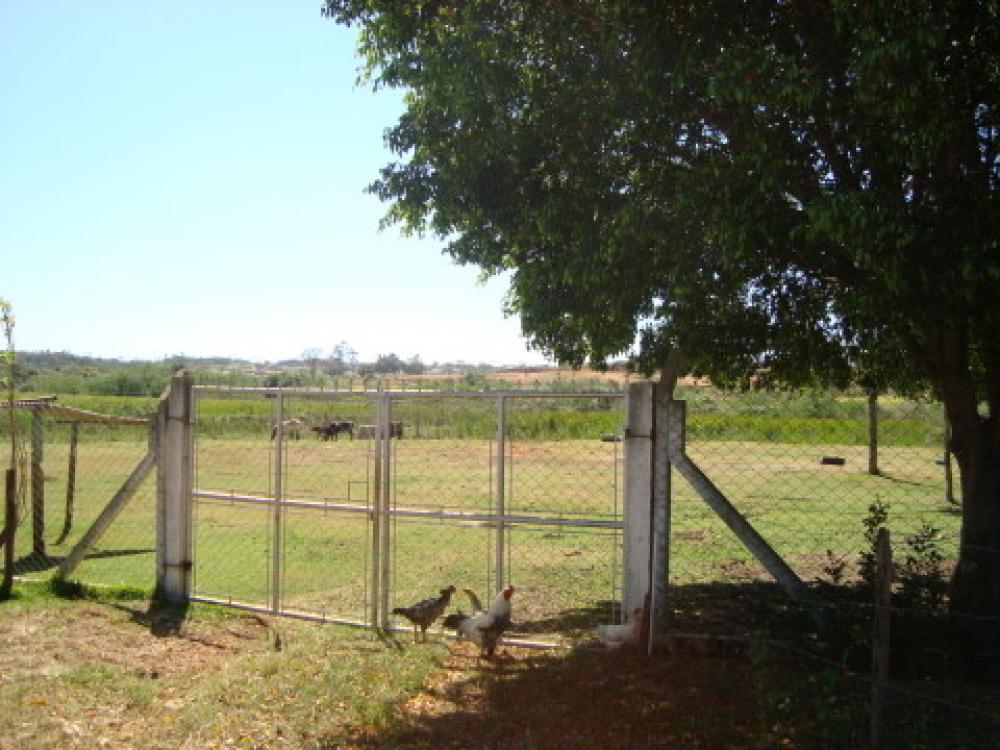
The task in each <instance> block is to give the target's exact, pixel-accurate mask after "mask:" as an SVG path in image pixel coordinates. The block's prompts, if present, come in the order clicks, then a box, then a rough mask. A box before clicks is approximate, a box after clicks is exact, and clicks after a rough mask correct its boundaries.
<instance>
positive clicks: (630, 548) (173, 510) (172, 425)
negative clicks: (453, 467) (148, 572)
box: [156, 370, 669, 645]
mask: <svg viewBox="0 0 1000 750" xmlns="http://www.w3.org/2000/svg"><path fill="white" fill-rule="evenodd" d="M654 387H655V384H654V383H652V382H650V381H642V382H639V383H631V384H629V388H628V390H627V391H626V393H625V394H616V393H613V392H598V391H594V392H589V391H587V392H582V391H581V392H567V393H553V392H549V391H516V390H514V391H499V390H498V391H490V392H483V393H479V392H471V393H450V392H444V393H442V392H429V391H418V392H412V391H405V392H402V391H389V390H382V389H381V388H379V390H378V391H376V392H372V391H329V392H324V391H317V390H315V389H294V388H292V389H280V388H279V389H274V388H260V387H249V388H239V387H237V388H219V389H216V388H214V387H211V386H208V387H206V390H211V391H214V390H219V391H220V392H227V393H240V392H242V393H271V394H275V395H276V401H277V407H276V408H277V415H278V416H277V430H276V435H275V443H276V445H275V450H276V452H277V454H278V457H277V458H276V462H277V463H276V466H277V469H276V471H277V473H278V477H277V479H276V482H275V485H274V493H273V494H274V497H273V498H270V499H269V500H270V502H271V503H273V504H274V507H275V513H274V516H273V524H274V532H275V533H274V537H275V540H276V541H275V543H274V545H273V550H272V571H271V575H272V581H271V586H272V591H271V597H270V602H269V606H267V607H263V606H254V605H242V604H240V605H233V606H238V607H241V608H244V609H252V610H256V611H270V612H272V613H274V614H281V615H289V616H294V617H302V618H304V619H323V620H329V619H331V618H325V617H319V616H317V617H316V618H313V617H311V616H309V615H308V614H305V613H293V612H286V611H283V609H282V607H281V580H280V579H281V569H280V566H279V565H278V563H279V562H280V553H281V551H280V547H279V545H280V541H278V540H279V538H280V533H279V532H280V528H281V525H280V524H281V515H282V509H283V508H284V507H285V506H287V505H300V504H307V503H299V502H297V501H292V502H289V501H285V500H284V499H283V497H282V487H281V478H280V474H281V461H282V458H281V453H282V451H281V447H282V443H283V437H284V435H283V425H282V421H283V419H282V418H283V405H284V398H285V397H288V396H296V395H301V396H305V397H314V398H315V397H316V396H321V395H323V394H324V393H329V394H331V395H334V394H344V395H350V394H354V395H362V394H367V395H370V396H374V398H375V399H376V403H377V409H378V412H377V425H376V430H375V438H374V445H373V454H374V455H373V468H372V482H373V487H372V493H371V509H370V513H371V519H372V529H371V539H372V549H371V564H372V576H371V590H370V592H369V594H370V602H369V604H370V613H369V615H370V616H369V618H368V622H367V623H364V624H366V625H368V626H369V627H372V628H375V629H388V628H389V627H390V623H389V612H390V607H389V596H390V590H391V586H390V583H391V581H390V578H391V566H390V564H389V556H390V555H391V524H390V521H391V519H392V518H394V517H403V516H418V517H420V516H428V517H430V516H433V517H441V518H445V517H448V518H451V517H454V518H455V519H462V520H473V519H474V520H483V521H487V522H490V523H492V524H493V525H494V527H495V529H496V530H497V539H496V551H495V555H496V560H495V562H494V577H495V583H496V586H497V588H502V587H503V585H504V584H505V581H504V576H505V575H506V569H505V560H504V551H505V550H504V545H505V543H506V535H505V533H504V531H505V527H506V525H507V524H510V523H543V524H544V523H546V521H547V520H548V521H550V522H551V519H545V518H534V517H529V516H523V517H522V516H511V515H509V514H507V512H506V504H505V500H506V493H507V489H508V488H507V484H506V466H505V452H506V445H507V443H508V442H509V441H508V437H507V435H506V427H507V413H506V412H507V407H508V404H507V401H508V400H509V399H510V398H529V399H530V398H553V397H559V396H563V397H567V398H587V397H595V398H607V397H614V398H623V399H624V401H625V414H626V422H625V436H624V443H625V451H624V464H625V466H624V472H623V473H624V476H623V477H622V480H623V488H622V494H623V517H622V520H620V521H598V520H592V521H591V522H590V523H587V524H585V525H588V526H600V527H602V528H604V527H610V528H617V529H621V531H622V534H623V547H624V550H625V552H624V558H625V559H624V564H623V570H622V574H623V581H622V599H623V601H622V604H623V605H624V607H625V609H624V610H623V611H624V612H631V611H632V610H633V609H634V608H636V607H639V608H642V607H644V605H645V603H646V599H647V597H648V596H649V591H650V581H651V580H657V581H659V580H661V579H663V576H654V575H653V574H652V573H653V570H652V568H651V565H652V561H653V557H654V554H653V549H652V543H651V540H652V538H653V531H654V530H653V526H652V519H653V513H652V508H653V497H654V494H653V490H654V485H653V481H652V472H653V464H654V462H653V443H654V434H653V408H652V407H653V393H654ZM194 389H195V387H194V383H193V380H192V378H191V376H190V374H189V373H187V372H186V371H184V370H181V371H179V372H178V373H177V374H175V375H174V376H173V377H172V378H171V382H170V386H169V388H168V390H167V391H166V392H165V393H164V395H163V396H162V397H161V400H160V404H159V409H158V412H157V416H158V427H159V429H158V430H157V433H158V436H159V450H158V451H157V455H158V462H157V464H158V465H157V534H156V539H157V544H156V549H157V555H156V581H157V591H158V594H159V595H160V596H161V597H163V598H164V599H166V600H168V601H171V602H186V601H188V600H190V599H191V598H192V594H191V590H192V568H193V533H192V528H193V510H194V498H195V496H196V494H197V495H198V496H199V497H200V496H202V494H204V495H205V496H211V493H208V492H206V493H200V492H197V493H196V491H195V488H194V471H193V467H194V422H195V414H194V401H195V393H194ZM402 393H405V395H406V397H408V398H410V397H415V398H418V399H419V398H441V397H442V396H444V397H449V398H451V397H465V398H490V399H496V401H497V442H498V450H497V462H498V463H497V472H498V474H497V485H496V492H497V497H496V500H497V502H496V503H495V505H494V507H493V509H492V510H491V511H490V512H489V513H468V512H442V511H431V510H427V511H424V510H422V509H396V508H394V507H393V506H392V497H391V494H392V492H391V488H392V473H391V472H392V454H391V439H390V436H391V432H390V423H391V421H392V400H393V398H394V397H397V396H399V395H401V394H402ZM668 496H669V495H668ZM242 499H244V500H248V501H258V502H262V501H264V500H265V499H264V498H250V497H246V498H242ZM661 517H662V514H661ZM663 540H664V542H663V548H664V549H665V546H666V541H665V537H663ZM198 598H199V599H201V598H202V597H198ZM205 600H206V601H215V600H214V599H211V598H206V599H205ZM220 603H226V602H220ZM230 604H232V603H230ZM650 615H652V612H650ZM333 621H336V622H346V621H344V620H339V619H336V618H334V619H333ZM350 624H361V623H356V622H352V623H350ZM525 645H538V644H534V643H533V642H525Z"/></svg>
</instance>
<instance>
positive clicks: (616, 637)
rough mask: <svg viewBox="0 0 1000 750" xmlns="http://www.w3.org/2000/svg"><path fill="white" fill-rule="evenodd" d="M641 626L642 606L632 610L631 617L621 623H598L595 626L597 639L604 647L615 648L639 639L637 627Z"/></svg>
mask: <svg viewBox="0 0 1000 750" xmlns="http://www.w3.org/2000/svg"><path fill="white" fill-rule="evenodd" d="M641 627H642V608H641V607H636V608H635V609H633V610H632V618H631V619H630V620H629V621H628V622H623V623H622V624H621V625H604V624H602V625H598V626H597V628H596V631H597V638H598V640H599V641H600V642H601V643H603V644H604V646H605V648H609V649H617V648H620V647H621V646H622V645H623V644H625V643H636V642H638V640H639V629H640V628H641Z"/></svg>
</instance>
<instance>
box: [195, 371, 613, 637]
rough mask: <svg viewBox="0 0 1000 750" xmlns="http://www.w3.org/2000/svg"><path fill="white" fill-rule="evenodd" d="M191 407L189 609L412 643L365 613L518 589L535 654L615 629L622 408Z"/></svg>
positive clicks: (255, 396)
mask: <svg viewBox="0 0 1000 750" xmlns="http://www.w3.org/2000/svg"><path fill="white" fill-rule="evenodd" d="M196 392H197V394H198V398H197V414H196V417H195V425H196V426H195V430H196V452H195V456H196V469H195V486H196V490H195V497H196V510H195V513H196V517H195V527H194V549H195V555H194V559H195V565H194V579H193V580H194V593H195V595H196V597H199V598H204V599H208V600H212V601H224V602H232V603H236V604H240V605H242V606H251V607H267V608H270V609H272V610H276V611H286V612H290V613H296V614H300V615H303V616H314V617H319V618H322V619H328V620H337V621H345V622H361V623H370V624H381V625H383V626H386V625H388V626H391V627H399V628H407V627H408V623H407V622H406V620H405V619H404V618H403V617H400V616H393V617H392V618H390V619H389V620H388V621H387V620H385V619H380V620H379V621H378V622H373V613H374V612H376V611H379V612H382V613H388V612H390V611H391V610H392V609H394V608H397V607H406V606H407V605H410V604H413V603H415V602H417V601H420V600H421V599H424V598H426V597H428V596H432V595H436V594H437V593H438V592H439V591H440V590H441V589H442V588H445V587H447V586H450V585H454V586H456V587H457V588H458V589H459V590H460V589H463V588H468V589H470V590H471V591H473V592H474V593H475V594H476V596H477V597H478V598H479V599H480V600H481V601H482V602H485V603H488V602H489V600H490V599H491V598H492V596H493V595H494V593H495V592H496V591H497V590H498V589H499V588H500V587H502V586H503V585H504V584H506V583H509V582H512V583H514V584H515V586H516V588H517V597H516V608H517V609H516V611H517V613H518V614H517V617H516V626H517V634H519V635H521V636H524V637H526V638H529V639H538V638H543V639H550V640H551V639H552V638H553V637H556V636H566V635H568V634H571V633H573V632H576V633H580V632H582V631H583V630H584V629H590V628H592V627H593V626H594V625H595V624H596V623H597V622H602V621H608V620H609V619H614V618H616V617H618V607H619V602H620V599H621V579H622V563H621V526H622V513H623V502H624V501H623V486H624V485H623V482H622V479H621V475H622V460H623V457H622V450H621V443H620V440H619V438H620V435H621V433H622V431H623V428H624V425H623V419H624V408H623V406H624V396H623V394H621V393H607V394H604V393H597V394H594V393H589V394H588V393H574V394H558V393H549V392H546V393H530V394H529V393H525V392H518V393H509V392H500V393H484V392H479V393H463V392H455V393H434V392H431V393H428V392H423V391H412V390H401V391H394V392H375V393H359V392H339V393H337V392H328V391H327V392H289V393H282V394H280V395H279V394H277V393H275V392H267V391H264V390H262V389H261V390H254V389H249V390H243V391H233V390H227V389H218V388H201V389H198V390H197V391H196ZM382 423H384V424H385V425H386V426H388V428H389V429H388V435H389V437H388V438H386V439H382V437H381V433H380V432H379V430H378V427H379V425H380V424H382ZM278 425H280V430H279V429H278ZM471 603H472V602H471V599H470V598H467V597H466V595H465V594H463V593H458V594H457V595H456V596H455V600H454V603H453V605H452V606H453V608H462V609H464V610H465V611H467V612H468V611H470V606H471ZM381 617H383V618H384V617H385V615H384V614H383V615H382V616H381Z"/></svg>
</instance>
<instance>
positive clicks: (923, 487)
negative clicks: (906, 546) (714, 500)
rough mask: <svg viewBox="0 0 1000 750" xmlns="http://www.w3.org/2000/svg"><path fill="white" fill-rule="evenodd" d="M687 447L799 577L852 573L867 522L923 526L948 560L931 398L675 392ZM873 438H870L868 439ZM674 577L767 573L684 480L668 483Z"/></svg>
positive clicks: (947, 521)
mask: <svg viewBox="0 0 1000 750" xmlns="http://www.w3.org/2000/svg"><path fill="white" fill-rule="evenodd" d="M676 397H677V398H679V399H684V400H685V401H686V402H687V453H688V455H689V456H690V457H691V458H692V459H693V460H694V461H695V463H697V464H698V465H699V466H700V467H701V469H702V470H703V471H704V472H705V473H706V474H708V475H709V476H710V477H711V478H712V481H713V482H714V483H715V484H716V486H718V487H719V489H721V490H722V492H723V493H724V494H725V495H726V496H727V497H728V498H729V500H730V501H731V502H732V503H733V505H734V506H735V507H736V508H737V509H738V510H739V511H740V513H741V514H742V515H743V516H744V517H746V518H747V519H748V520H749V521H750V522H751V523H752V524H753V525H754V526H755V527H756V528H757V530H758V531H760V532H761V534H762V535H763V536H764V538H765V539H767V541H768V542H769V543H770V544H771V546H772V547H774V549H775V550H776V551H777V552H778V553H779V554H780V555H781V556H782V557H783V558H784V559H785V561H786V562H787V563H788V564H789V565H790V566H791V567H792V569H793V570H795V572H796V573H797V574H798V575H799V577H800V578H802V579H803V580H805V581H811V580H815V579H818V578H825V579H828V580H832V581H833V582H839V581H843V580H850V579H852V578H857V576H858V573H859V569H858V564H859V560H860V554H861V553H862V552H864V551H865V549H866V545H867V548H868V549H870V547H871V544H870V542H868V541H866V538H865V533H866V526H865V519H866V517H868V516H869V515H870V512H871V511H870V510H869V508H870V507H871V506H873V505H878V506H880V507H884V508H885V509H886V510H887V513H888V518H889V519H890V521H891V526H892V528H893V530H894V532H895V533H896V535H897V537H898V538H900V539H901V540H902V539H906V538H908V537H912V536H913V535H916V534H919V533H921V532H922V531H923V532H926V533H929V534H931V535H932V536H933V538H934V539H935V540H936V541H937V542H938V543H939V546H940V548H941V550H942V553H943V554H944V555H945V557H946V559H947V560H949V561H953V560H954V556H955V553H956V551H957V545H958V530H959V525H960V521H961V506H960V502H961V498H960V493H959V492H958V491H957V489H953V490H951V491H950V492H949V488H948V483H947V481H946V479H947V478H946V469H947V461H946V459H945V457H944V456H945V453H944V417H943V414H942V409H941V406H940V404H938V403H933V402H921V401H912V400H905V399H900V398H890V397H884V396H883V397H881V398H880V399H878V401H877V411H875V413H874V416H873V415H872V414H871V413H870V404H869V399H868V398H866V397H865V396H863V395H862V396H847V395H843V394H838V393H826V392H808V393H805V394H783V393H772V392H748V393H744V394H739V393H735V394H734V393H726V392H722V391H718V390H716V389H714V388H710V387H706V388H694V387H692V388H679V389H678V391H677V394H676ZM873 435H874V440H873V439H872V436H873ZM672 502H673V513H672V518H673V524H672V539H671V551H672V560H671V571H670V572H671V582H672V583H675V584H689V583H712V582H721V583H725V582H730V583H732V582H747V581H756V580H764V579H766V578H767V576H766V573H765V572H764V571H763V569H762V568H761V567H760V566H759V565H758V564H757V563H756V562H755V561H754V560H753V559H752V558H751V557H750V556H749V554H748V553H747V552H746V550H745V549H743V548H742V546H741V545H740V544H739V542H738V541H737V540H736V539H735V537H733V536H732V534H730V533H729V532H728V530H727V529H726V528H725V526H724V525H722V523H721V522H720V521H718V519H717V518H716V517H715V516H714V514H713V513H712V512H711V511H710V510H709V508H708V507H707V506H706V505H705V504H704V503H703V502H702V501H701V500H700V499H699V498H698V497H697V496H696V495H695V494H694V493H693V492H692V491H691V489H690V488H689V487H688V486H687V485H686V484H685V482H684V480H683V479H682V478H680V477H677V476H675V477H674V480H673V492H672Z"/></svg>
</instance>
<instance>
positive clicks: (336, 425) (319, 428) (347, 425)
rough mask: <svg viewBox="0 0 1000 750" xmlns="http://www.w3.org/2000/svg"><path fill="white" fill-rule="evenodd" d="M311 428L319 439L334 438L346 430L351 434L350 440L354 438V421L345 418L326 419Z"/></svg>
mask: <svg viewBox="0 0 1000 750" xmlns="http://www.w3.org/2000/svg"><path fill="white" fill-rule="evenodd" d="M312 429H313V432H315V433H316V436H317V437H318V438H319V439H320V440H329V439H330V438H333V439H334V440H336V439H337V436H338V435H339V434H340V433H342V432H346V433H347V434H348V435H350V436H351V440H354V422H352V421H350V420H347V419H342V420H340V421H327V422H324V423H323V424H321V425H316V426H314V427H313V428H312Z"/></svg>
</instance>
